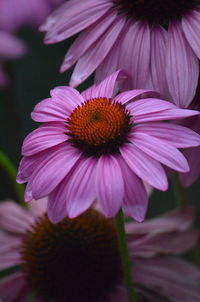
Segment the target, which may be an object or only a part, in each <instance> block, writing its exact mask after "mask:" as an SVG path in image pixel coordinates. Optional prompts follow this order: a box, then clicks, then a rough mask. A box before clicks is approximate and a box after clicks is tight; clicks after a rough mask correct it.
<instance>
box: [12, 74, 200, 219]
mask: <svg viewBox="0 0 200 302" xmlns="http://www.w3.org/2000/svg"><path fill="white" fill-rule="evenodd" d="M119 75H121V76H123V73H121V72H119V71H118V72H116V73H114V74H112V75H111V76H110V77H108V78H106V79H105V80H104V81H103V82H102V83H100V84H99V85H97V86H96V85H94V86H92V87H91V88H89V89H88V90H86V91H84V92H83V93H82V94H80V93H79V92H78V91H77V90H75V89H74V88H71V87H67V86H62V87H57V88H55V89H53V90H52V91H51V97H50V98H48V99H45V100H44V101H42V102H40V103H39V104H38V105H36V107H35V108H34V111H33V113H32V118H33V120H35V121H37V122H43V123H44V124H43V125H42V126H40V127H39V128H38V129H36V130H35V131H33V132H32V133H31V134H29V135H28V137H27V138H26V139H25V141H24V144H23V148H22V153H23V155H24V158H23V159H22V161H21V164H20V168H19V173H18V178H17V180H18V182H19V183H23V182H28V185H27V188H26V193H25V200H26V201H31V200H32V199H39V198H41V197H44V196H47V195H49V201H48V215H49V218H50V219H51V221H52V222H54V223H57V222H59V221H60V220H61V219H63V217H65V216H69V217H70V218H74V217H76V216H78V215H80V214H81V213H83V212H84V211H85V210H87V209H88V208H89V207H90V206H91V205H92V203H93V202H94V200H95V199H96V198H97V199H98V201H99V202H100V206H101V207H102V209H103V212H104V214H105V215H107V216H109V217H111V216H114V215H116V213H117V212H118V211H119V209H120V208H121V207H123V208H124V209H125V211H126V213H127V215H129V216H131V217H133V218H135V219H136V220H138V221H143V219H144V216H145V213H146V208H147V194H146V190H145V188H144V184H143V181H144V182H146V183H148V184H149V185H151V186H153V187H155V188H157V189H159V190H163V191H164V190H167V186H168V184H167V177H166V174H165V171H164V168H163V167H162V165H161V163H162V164H164V165H166V166H168V167H170V168H172V169H174V170H176V171H180V172H187V171H188V170H189V167H188V163H187V161H186V159H185V158H184V157H183V155H182V154H181V152H180V151H179V150H178V149H177V148H187V147H190V146H199V145H200V138H199V135H198V134H196V133H195V132H193V131H191V130H189V129H187V128H185V127H182V126H178V125H175V124H170V123H165V122H162V121H163V120H174V119H178V118H183V117H188V116H193V115H196V114H198V112H197V111H192V110H186V109H179V108H177V107H176V106H175V105H173V104H172V103H169V102H166V101H163V100H160V99H158V98H156V96H157V94H156V93H155V92H152V91H146V90H130V91H127V92H123V93H121V94H118V95H117V96H115V97H113V93H114V87H115V84H116V80H117V78H118V76H119ZM138 98H140V99H139V100H137V99H138ZM133 100H134V101H133ZM83 200H84V202H83Z"/></svg>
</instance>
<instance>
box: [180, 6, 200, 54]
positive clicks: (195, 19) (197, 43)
mask: <svg viewBox="0 0 200 302" xmlns="http://www.w3.org/2000/svg"><path fill="white" fill-rule="evenodd" d="M182 28H183V32H184V34H185V37H186V39H187V41H188V42H189V44H190V46H191V47H192V49H193V51H194V52H195V54H196V56H197V57H198V58H199V59H200V37H199V31H200V12H199V11H195V10H194V11H191V12H189V13H188V14H186V15H185V16H183V18H182Z"/></svg>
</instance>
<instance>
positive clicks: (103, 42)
mask: <svg viewBox="0 0 200 302" xmlns="http://www.w3.org/2000/svg"><path fill="white" fill-rule="evenodd" d="M124 23H125V20H124V18H122V17H121V18H119V17H118V18H117V19H116V20H115V22H114V23H113V24H112V25H111V26H110V27H109V29H108V30H107V31H106V32H105V33H104V34H103V35H102V36H101V37H100V39H99V40H98V41H97V42H96V43H95V44H94V45H93V47H91V48H89V49H88V50H87V51H86V52H85V53H84V55H83V56H82V57H81V58H80V59H79V60H78V63H77V64H76V67H75V69H74V71H73V74H72V77H71V80H70V86H72V87H75V86H77V85H79V84H80V83H82V82H83V81H84V80H85V79H86V78H87V77H89V76H90V75H91V74H92V73H93V72H94V71H95V69H96V68H97V66H99V64H100V63H101V62H102V61H103V59H104V58H105V57H106V55H107V54H108V52H109V50H110V49H111V47H112V45H113V44H114V43H115V41H116V39H117V37H118V36H119V34H120V32H121V30H122V28H123V26H124Z"/></svg>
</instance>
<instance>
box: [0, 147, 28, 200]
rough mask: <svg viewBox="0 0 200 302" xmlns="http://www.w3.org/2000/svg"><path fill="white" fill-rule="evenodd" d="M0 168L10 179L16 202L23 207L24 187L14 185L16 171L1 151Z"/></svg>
mask: <svg viewBox="0 0 200 302" xmlns="http://www.w3.org/2000/svg"><path fill="white" fill-rule="evenodd" d="M0 167H2V169H3V170H4V171H5V172H6V173H7V175H8V176H9V177H10V180H11V181H12V184H13V187H14V189H15V192H16V195H17V199H18V201H19V202H20V203H22V204H23V205H24V187H23V185H20V184H18V183H16V176H17V171H16V169H15V166H14V165H13V163H12V162H11V160H10V159H9V158H8V157H7V156H6V155H5V154H4V153H3V152H2V151H0Z"/></svg>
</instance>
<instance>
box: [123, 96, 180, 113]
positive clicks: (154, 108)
mask: <svg viewBox="0 0 200 302" xmlns="http://www.w3.org/2000/svg"><path fill="white" fill-rule="evenodd" d="M175 108H177V107H175V106H174V104H172V103H170V102H167V101H163V100H161V99H157V98H145V99H141V100H136V101H135V102H131V103H130V104H128V105H127V109H128V110H130V111H131V113H132V115H133V116H134V117H136V118H137V117H139V116H140V115H150V114H158V113H160V112H161V113H162V111H166V110H167V109H175Z"/></svg>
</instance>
